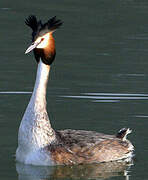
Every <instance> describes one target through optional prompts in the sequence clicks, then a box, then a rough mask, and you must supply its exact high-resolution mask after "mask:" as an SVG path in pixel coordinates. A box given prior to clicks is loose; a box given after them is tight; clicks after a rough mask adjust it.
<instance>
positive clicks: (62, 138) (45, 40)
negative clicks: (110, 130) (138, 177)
mask: <svg viewBox="0 0 148 180" xmlns="http://www.w3.org/2000/svg"><path fill="white" fill-rule="evenodd" d="M26 24H27V25H28V26H29V27H30V28H31V29H32V31H33V32H32V44H31V46H30V47H29V48H28V49H27V50H26V52H25V53H28V52H30V51H31V50H33V51H34V56H35V59H36V61H37V63H38V68H37V76H36V82H35V86H34V90H33V93H32V96H31V99H30V102H29V104H28V106H27V109H26V111H25V113H24V116H23V119H22V121H21V124H20V127H19V133H18V148H17V150H16V160H17V161H19V162H22V163H24V164H32V165H62V164H67V165H68V164H83V163H85V164H86V163H99V162H109V161H116V160H122V159H131V157H132V155H133V150H134V147H133V145H132V144H131V142H130V141H128V140H127V139H126V136H127V134H128V133H130V132H131V130H130V129H125V128H123V129H121V130H120V131H119V132H118V133H117V135H106V134H102V133H97V132H94V131H84V130H71V129H67V130H53V129H52V127H51V124H50V121H49V118H48V114H47V110H46V88H47V82H48V77H49V72H50V66H51V64H52V62H53V61H54V59H55V54H56V51H55V42H54V38H53V36H52V33H53V32H54V31H55V30H56V29H57V28H59V27H60V26H61V25H62V22H61V20H58V19H56V17H53V18H51V19H49V20H48V21H47V22H46V23H44V24H43V23H42V22H41V21H37V19H36V17H35V16H29V17H28V19H26Z"/></svg>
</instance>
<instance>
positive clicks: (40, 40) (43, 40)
mask: <svg viewBox="0 0 148 180" xmlns="http://www.w3.org/2000/svg"><path fill="white" fill-rule="evenodd" d="M48 42H49V33H47V34H45V35H44V36H42V37H39V38H37V40H36V41H35V43H39V44H38V45H37V46H36V48H40V49H43V48H45V47H47V45H48Z"/></svg>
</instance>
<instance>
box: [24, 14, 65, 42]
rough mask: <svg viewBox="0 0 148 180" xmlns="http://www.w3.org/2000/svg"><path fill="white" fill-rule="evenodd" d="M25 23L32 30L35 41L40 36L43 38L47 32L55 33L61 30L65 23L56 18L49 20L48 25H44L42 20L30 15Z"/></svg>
mask: <svg viewBox="0 0 148 180" xmlns="http://www.w3.org/2000/svg"><path fill="white" fill-rule="evenodd" d="M25 23H26V25H27V26H29V27H30V28H31V29H32V31H33V32H32V39H33V40H35V39H36V38H37V37H38V36H42V35H43V34H45V33H47V32H53V31H55V30H56V29H57V28H59V27H60V26H61V25H62V24H63V22H62V21H61V20H59V19H57V18H56V16H54V17H52V18H51V19H49V20H48V21H47V22H46V23H42V21H41V20H39V21H38V20H37V18H36V16H34V15H30V16H29V17H28V18H27V19H26V20H25Z"/></svg>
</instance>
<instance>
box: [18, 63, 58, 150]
mask: <svg viewBox="0 0 148 180" xmlns="http://www.w3.org/2000/svg"><path fill="white" fill-rule="evenodd" d="M49 72H50V66H49V65H45V64H44V63H43V62H42V61H41V60H40V62H39V64H38V69H37V76H36V82H35V86H34V90H33V93H32V96H31V99H30V102H29V104H28V106H27V109H26V111H25V114H24V116H23V119H22V121H21V124H20V128H19V135H18V144H19V147H22V148H23V149H26V150H27V151H28V149H30V150H32V149H39V148H43V147H46V146H47V145H49V144H50V143H51V142H52V141H53V140H54V139H55V133H54V130H53V129H52V128H51V124H50V122H49V118H48V114H47V111H46V89H47V82H48V77H49Z"/></svg>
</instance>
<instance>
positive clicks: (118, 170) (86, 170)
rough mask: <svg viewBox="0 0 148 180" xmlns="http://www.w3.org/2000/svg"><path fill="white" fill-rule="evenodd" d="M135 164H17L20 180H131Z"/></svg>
mask: <svg viewBox="0 0 148 180" xmlns="http://www.w3.org/2000/svg"><path fill="white" fill-rule="evenodd" d="M131 165H133V162H128V163H127V162H125V161H121V162H115V161H114V162H108V163H99V164H85V165H82V164H81V165H73V166H63V165H62V166H31V165H24V164H21V163H17V164H16V171H17V173H18V177H19V178H18V179H19V180H45V179H66V178H68V179H69V178H70V179H80V178H85V179H90V178H91V179H92V178H93V179H108V178H110V177H115V176H124V177H125V180H129V175H128V172H129V168H130V167H131Z"/></svg>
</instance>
